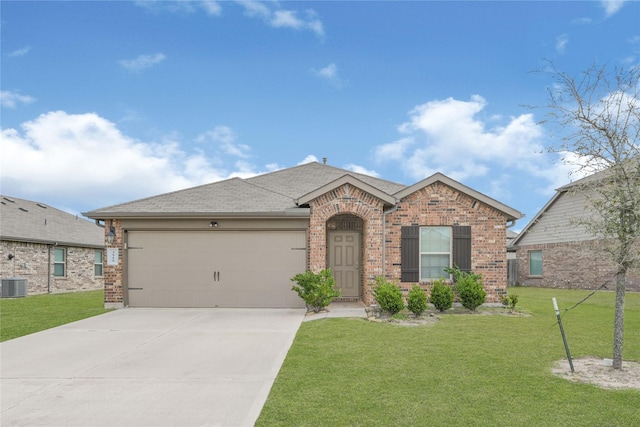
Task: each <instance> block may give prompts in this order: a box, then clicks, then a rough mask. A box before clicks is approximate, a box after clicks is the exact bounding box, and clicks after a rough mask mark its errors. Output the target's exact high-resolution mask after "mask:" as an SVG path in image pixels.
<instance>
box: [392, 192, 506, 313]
mask: <svg viewBox="0 0 640 427" xmlns="http://www.w3.org/2000/svg"><path fill="white" fill-rule="evenodd" d="M412 225H418V226H452V225H466V226H471V270H472V271H473V272H474V273H478V274H482V278H483V283H484V288H485V291H486V292H487V300H486V302H487V303H499V302H500V296H501V295H504V294H505V293H506V288H507V249H506V218H505V217H504V216H503V214H502V213H500V212H499V211H498V210H496V209H494V208H492V207H490V206H488V205H485V204H484V203H482V202H480V201H477V200H475V199H473V198H472V197H469V196H467V195H466V194H464V193H460V192H458V191H457V190H455V189H453V188H451V187H449V186H448V185H445V184H442V183H440V182H436V183H434V184H432V185H430V186H427V187H424V188H423V189H421V190H419V191H416V192H415V193H412V194H410V195H409V196H407V197H405V198H404V199H402V200H401V201H400V203H399V204H398V209H397V210H396V211H395V212H393V213H390V214H388V215H387V218H386V230H387V232H386V277H387V279H388V280H391V281H397V282H399V280H400V269H401V258H400V228H401V227H402V226H412ZM413 285H414V283H400V287H401V288H402V289H403V292H404V293H406V292H408V291H409V289H410V288H411V287H412V286H413ZM420 286H421V287H423V289H428V283H420Z"/></svg>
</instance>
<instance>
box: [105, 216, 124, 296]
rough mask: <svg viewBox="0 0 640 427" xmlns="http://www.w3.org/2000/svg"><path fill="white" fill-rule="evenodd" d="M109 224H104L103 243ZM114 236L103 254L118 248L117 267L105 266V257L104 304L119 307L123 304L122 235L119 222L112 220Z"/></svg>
mask: <svg viewBox="0 0 640 427" xmlns="http://www.w3.org/2000/svg"><path fill="white" fill-rule="evenodd" d="M110 226H111V222H110V221H109V222H107V223H105V227H104V232H105V242H106V234H107V233H108V232H109V228H110ZM113 226H114V227H115V230H116V231H115V233H116V236H115V237H114V239H113V243H111V244H107V247H106V248H105V254H106V252H107V250H108V248H118V265H107V257H106V256H105V260H104V302H105V305H107V306H109V305H115V306H118V305H121V304H123V303H124V292H123V289H122V284H123V281H122V278H123V274H124V259H123V257H124V233H123V230H122V225H121V223H120V221H119V220H115V219H114V220H113Z"/></svg>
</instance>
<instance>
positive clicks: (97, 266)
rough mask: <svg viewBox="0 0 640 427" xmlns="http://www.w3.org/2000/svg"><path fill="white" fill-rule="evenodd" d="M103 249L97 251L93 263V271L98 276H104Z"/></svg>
mask: <svg viewBox="0 0 640 427" xmlns="http://www.w3.org/2000/svg"><path fill="white" fill-rule="evenodd" d="M102 256H103V255H102V251H96V255H95V260H94V263H93V271H94V274H95V275H96V277H101V276H102V265H103V263H102Z"/></svg>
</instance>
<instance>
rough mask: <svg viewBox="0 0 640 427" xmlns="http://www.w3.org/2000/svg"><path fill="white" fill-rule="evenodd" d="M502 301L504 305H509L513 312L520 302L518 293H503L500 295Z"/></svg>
mask: <svg viewBox="0 0 640 427" xmlns="http://www.w3.org/2000/svg"><path fill="white" fill-rule="evenodd" d="M500 302H502V305H504V306H506V307H509V311H510V312H511V313H513V312H514V311H515V309H516V304H518V295H516V294H513V295H503V296H501V297H500Z"/></svg>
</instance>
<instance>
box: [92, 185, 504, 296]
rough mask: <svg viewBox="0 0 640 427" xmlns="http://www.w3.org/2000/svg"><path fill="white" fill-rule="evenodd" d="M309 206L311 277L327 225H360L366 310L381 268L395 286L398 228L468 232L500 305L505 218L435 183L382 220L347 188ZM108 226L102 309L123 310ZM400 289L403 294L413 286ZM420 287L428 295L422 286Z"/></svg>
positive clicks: (323, 257)
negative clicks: (349, 220) (464, 228)
mask: <svg viewBox="0 0 640 427" xmlns="http://www.w3.org/2000/svg"><path fill="white" fill-rule="evenodd" d="M309 206H310V219H309V229H308V266H309V269H310V270H312V271H314V272H319V271H320V270H322V269H325V268H327V222H328V221H330V220H331V219H332V218H335V217H336V216H342V215H354V216H356V217H358V218H360V219H362V221H363V231H362V245H361V248H362V253H361V263H360V265H361V268H362V271H361V277H362V279H361V280H362V282H363V283H361V285H360V297H361V299H362V300H363V301H364V303H365V304H367V305H368V304H372V303H374V298H373V294H372V289H371V285H372V284H373V283H374V281H375V278H376V277H377V276H380V275H382V274H383V264H386V265H385V270H386V277H387V279H389V280H391V281H395V282H398V283H399V280H400V261H401V260H400V228H401V227H402V226H405V225H446V226H453V225H468V226H471V237H472V243H471V247H472V253H471V257H472V258H471V262H472V270H473V271H474V272H476V273H480V274H482V276H483V279H484V286H485V289H486V291H487V302H488V303H495V302H500V296H501V295H503V294H504V293H506V287H507V254H506V226H505V224H506V218H505V217H504V215H503V214H502V213H500V212H499V211H497V210H495V209H493V208H491V207H490V206H488V205H485V204H483V203H482V202H480V201H477V200H475V199H473V198H471V197H469V196H467V195H465V194H463V193H460V192H458V191H456V190H455V189H453V188H451V187H449V186H447V185H444V184H441V183H434V184H432V185H430V186H428V187H425V188H423V189H422V190H419V191H416V192H415V193H413V194H411V195H409V196H407V197H405V198H404V199H402V200H401V201H400V203H399V204H398V206H397V210H395V211H393V212H389V213H387V214H386V215H385V212H384V203H383V201H381V200H380V199H378V198H377V197H375V196H373V195H371V194H369V193H367V192H364V191H362V190H360V189H358V188H356V187H354V186H353V185H350V184H344V185H342V186H340V187H338V188H336V189H334V190H331V191H329V192H327V193H325V194H323V195H321V196H318V197H317V198H316V199H314V200H312V201H310V202H309ZM108 225H109V223H108ZM108 225H107V227H105V233H106V232H108V228H109V227H108ZM113 225H114V226H115V229H116V237H115V239H114V242H113V244H112V245H108V247H117V248H119V249H120V250H119V257H120V259H119V263H118V265H117V266H108V265H106V256H105V266H104V271H105V274H104V289H105V303H106V304H123V303H124V300H123V268H124V263H123V254H124V250H123V248H124V246H123V233H122V226H121V224H120V222H119V221H118V220H114V221H113ZM383 248H385V249H386V251H385V249H383ZM383 251H385V253H383ZM383 260H384V262H383ZM399 284H400V286H401V287H402V288H403V290H404V291H405V292H407V291H408V290H409V289H410V288H411V286H412V285H413V283H399ZM421 286H423V287H424V288H425V289H427V284H426V283H421Z"/></svg>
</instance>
